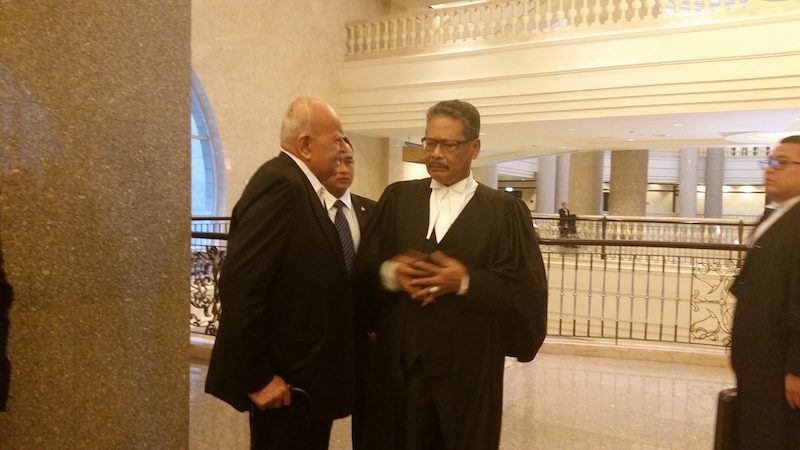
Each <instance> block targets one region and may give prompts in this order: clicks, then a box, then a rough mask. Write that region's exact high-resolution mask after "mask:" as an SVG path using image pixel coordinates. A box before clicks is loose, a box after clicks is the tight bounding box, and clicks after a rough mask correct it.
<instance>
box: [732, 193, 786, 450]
mask: <svg viewBox="0 0 800 450" xmlns="http://www.w3.org/2000/svg"><path fill="white" fill-rule="evenodd" d="M731 293H732V294H733V295H735V296H736V313H735V317H734V322H733V333H732V344H731V363H732V365H733V370H734V372H735V373H736V380H737V385H738V391H739V392H738V399H737V402H738V405H739V409H738V420H737V428H738V429H739V431H740V432H741V433H740V434H741V435H742V436H743V437H744V438H745V439H746V441H744V442H742V443H741V445H740V448H771V449H772V448H774V449H783V448H794V449H797V448H800V410H794V411H792V410H791V409H790V408H789V404H788V402H787V401H786V397H785V394H784V392H785V381H784V378H785V376H786V373H787V372H789V373H792V374H794V375H797V376H800V204H797V205H795V206H794V207H793V208H792V209H790V210H789V211H786V213H785V214H784V215H783V216H781V218H779V219H778V220H777V221H776V222H775V223H773V224H772V226H770V227H769V228H768V229H767V231H766V232H765V233H764V234H763V235H762V236H761V237H759V238H758V240H757V241H756V242H754V245H753V247H752V248H751V249H750V250H748V252H747V259H746V260H745V262H744V266H743V267H742V271H741V272H740V273H739V275H738V276H737V277H736V280H735V282H734V284H733V286H732V287H731Z"/></svg>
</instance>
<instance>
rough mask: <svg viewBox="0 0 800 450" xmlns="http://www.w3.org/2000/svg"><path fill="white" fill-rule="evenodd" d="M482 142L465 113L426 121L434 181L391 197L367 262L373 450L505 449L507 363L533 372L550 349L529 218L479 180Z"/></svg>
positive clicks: (398, 187)
mask: <svg viewBox="0 0 800 450" xmlns="http://www.w3.org/2000/svg"><path fill="white" fill-rule="evenodd" d="M479 132H480V114H479V113H478V110H477V109H476V108H475V107H474V106H472V105H471V104H469V103H466V102H463V101H459V100H453V101H445V102H440V103H438V104H436V105H434V106H433V107H431V108H430V109H429V110H428V114H427V127H426V131H425V137H424V139H423V140H422V144H423V148H424V151H425V153H424V158H425V164H426V166H427V169H428V173H429V174H430V175H431V178H426V179H423V180H414V181H404V182H399V183H395V184H392V185H391V186H389V187H388V188H386V190H385V191H384V193H383V195H382V196H381V199H380V201H379V202H378V209H377V211H376V213H375V219H374V221H373V224H372V226H371V227H370V231H369V232H368V236H367V238H366V240H367V243H366V247H364V248H363V250H362V255H359V256H360V257H362V259H361V261H362V262H363V264H364V265H363V266H361V265H360V266H359V269H360V270H361V269H363V270H364V272H363V276H364V280H365V283H366V284H368V285H372V286H373V287H374V288H375V289H376V292H375V294H374V296H373V298H374V299H379V298H380V299H381V301H380V305H379V307H380V311H379V320H378V324H377V336H378V339H377V343H376V349H375V355H374V360H373V361H374V367H375V371H374V375H375V377H376V378H375V379H374V380H373V386H374V387H375V389H372V390H371V393H372V394H371V398H370V399H369V405H370V406H369V408H370V415H369V417H368V419H370V420H374V421H375V423H374V424H373V425H372V426H371V427H370V433H369V434H370V436H369V437H370V441H371V442H370V445H371V446H370V448H374V449H382V450H385V449H415V450H424V449H456V448H457V449H462V450H468V449H475V450H487V449H492V448H497V447H498V446H499V442H500V428H501V427H500V423H501V416H502V397H503V372H504V361H505V356H506V355H508V356H515V357H517V358H518V359H519V360H520V361H530V360H532V359H533V357H534V355H535V354H536V352H537V351H538V349H539V347H540V345H541V344H542V341H543V340H544V337H545V333H546V310H547V282H546V279H545V271H544V265H543V263H542V256H541V254H540V252H539V244H538V241H537V238H536V234H535V233H534V230H533V225H532V221H531V217H530V211H529V210H528V207H527V206H526V205H525V204H524V203H522V202H521V201H520V200H519V199H517V198H515V197H512V196H510V195H508V194H506V193H504V192H500V191H497V190H496V189H492V188H489V187H487V186H484V185H482V184H479V183H477V182H476V181H475V179H474V178H473V176H472V171H471V164H472V160H473V159H475V158H477V156H478V154H479V152H480V138H479ZM381 293H382V294H381Z"/></svg>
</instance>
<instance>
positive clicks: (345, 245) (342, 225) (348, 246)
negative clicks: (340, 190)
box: [333, 200, 356, 273]
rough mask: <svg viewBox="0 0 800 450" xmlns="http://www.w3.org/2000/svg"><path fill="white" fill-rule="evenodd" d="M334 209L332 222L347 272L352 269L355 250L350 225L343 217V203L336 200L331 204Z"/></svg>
mask: <svg viewBox="0 0 800 450" xmlns="http://www.w3.org/2000/svg"><path fill="white" fill-rule="evenodd" d="M333 207H334V208H336V217H335V218H334V220H333V222H334V224H335V225H336V231H338V232H339V240H340V241H342V251H343V252H344V264H345V266H347V272H348V273H350V271H351V270H352V269H353V261H354V260H355V259H356V249H355V246H354V245H353V235H352V234H350V224H349V222H347V217H345V216H344V211H343V210H342V208H343V207H344V202H343V201H341V200H336V203H334V204H333Z"/></svg>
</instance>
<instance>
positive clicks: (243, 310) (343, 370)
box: [206, 153, 355, 419]
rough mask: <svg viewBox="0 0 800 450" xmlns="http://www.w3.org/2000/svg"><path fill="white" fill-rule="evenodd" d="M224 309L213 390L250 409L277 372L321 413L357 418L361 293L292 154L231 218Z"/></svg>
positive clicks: (253, 187) (278, 161) (267, 170)
mask: <svg viewBox="0 0 800 450" xmlns="http://www.w3.org/2000/svg"><path fill="white" fill-rule="evenodd" d="M219 289H220V300H221V304H222V311H221V315H220V325H219V331H218V335H217V338H216V343H215V345H214V349H213V352H212V355H211V361H210V364H209V369H208V378H207V381H206V392H208V393H210V394H213V395H215V396H217V397H219V398H220V399H222V400H224V401H226V402H228V403H230V404H231V405H232V406H233V407H235V408H236V409H238V410H240V411H245V410H247V409H249V408H250V400H249V398H248V396H247V394H248V393H249V392H256V391H259V390H260V389H262V388H263V387H264V386H266V385H267V384H268V383H269V382H270V381H271V380H272V378H273V375H279V376H281V377H282V378H283V379H284V380H285V381H286V382H287V383H291V384H293V385H295V386H297V387H300V388H303V389H305V390H306V391H307V392H308V393H309V394H310V395H311V397H312V399H313V402H314V403H313V405H314V406H313V409H312V415H313V416H314V417H317V418H322V419H333V418H338V417H343V416H346V415H348V414H350V412H351V409H352V397H353V390H354V387H353V375H354V372H355V361H354V349H353V320H352V314H353V311H352V287H351V283H350V278H349V276H348V274H347V270H346V268H345V263H344V256H343V253H342V247H341V243H340V242H339V236H338V234H337V233H336V229H335V227H334V225H333V223H331V220H330V218H329V217H328V214H327V211H325V208H324V207H323V206H322V204H321V202H320V200H319V197H318V196H317V193H316V192H314V191H313V189H312V187H311V184H310V183H309V181H308V179H307V178H306V176H305V175H304V173H303V172H302V171H301V170H300V168H299V167H298V166H297V164H296V163H295V162H294V161H293V160H292V159H291V158H290V157H289V156H288V155H286V154H283V153H282V154H280V155H279V156H278V157H277V158H274V159H272V160H270V161H268V162H267V163H265V164H264V165H263V166H261V168H260V169H259V170H258V171H257V172H256V173H255V175H254V176H253V178H252V179H251V180H250V182H249V183H248V185H247V188H246V189H245V191H244V193H243V194H242V198H241V199H240V200H239V202H238V203H237V204H236V207H235V208H234V210H233V216H232V218H231V228H230V236H229V240H228V253H227V257H226V259H225V261H224V263H223V266H222V270H221V276H220V282H219Z"/></svg>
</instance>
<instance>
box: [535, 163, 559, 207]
mask: <svg viewBox="0 0 800 450" xmlns="http://www.w3.org/2000/svg"><path fill="white" fill-rule="evenodd" d="M555 204H556V157H555V156H540V157H539V158H538V160H537V169H536V212H537V213H539V214H553V213H554V212H556V209H555V208H554V205H555Z"/></svg>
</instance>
